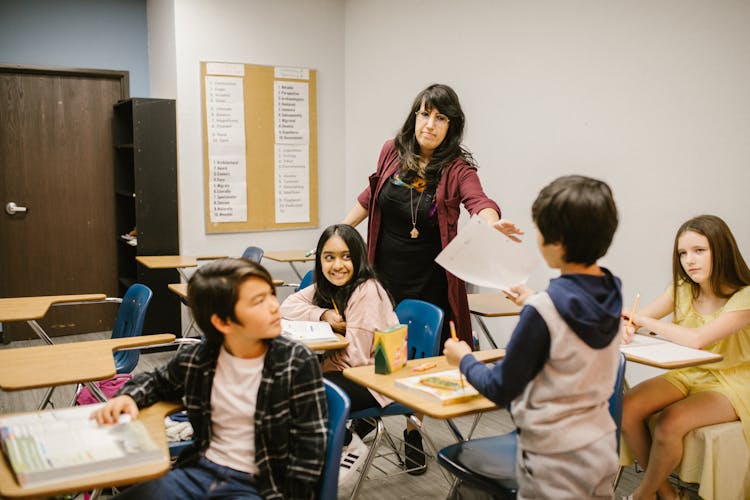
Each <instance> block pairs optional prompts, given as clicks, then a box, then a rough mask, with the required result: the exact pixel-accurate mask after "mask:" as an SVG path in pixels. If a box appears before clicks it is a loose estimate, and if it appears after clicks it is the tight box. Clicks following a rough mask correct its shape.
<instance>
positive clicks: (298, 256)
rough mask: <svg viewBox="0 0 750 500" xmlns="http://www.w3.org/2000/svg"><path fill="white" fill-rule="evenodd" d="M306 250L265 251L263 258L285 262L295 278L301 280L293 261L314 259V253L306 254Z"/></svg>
mask: <svg viewBox="0 0 750 500" xmlns="http://www.w3.org/2000/svg"><path fill="white" fill-rule="evenodd" d="M307 253H308V251H307V250H279V251H276V252H266V253H264V254H263V258H264V259H270V260H275V261H276V262H287V263H288V264H289V265H290V266H291V268H292V271H294V274H296V275H297V278H298V279H299V280H300V281H302V274H301V273H300V272H299V270H298V269H297V267H296V266H295V265H294V263H295V262H310V261H313V260H315V254H313V255H307Z"/></svg>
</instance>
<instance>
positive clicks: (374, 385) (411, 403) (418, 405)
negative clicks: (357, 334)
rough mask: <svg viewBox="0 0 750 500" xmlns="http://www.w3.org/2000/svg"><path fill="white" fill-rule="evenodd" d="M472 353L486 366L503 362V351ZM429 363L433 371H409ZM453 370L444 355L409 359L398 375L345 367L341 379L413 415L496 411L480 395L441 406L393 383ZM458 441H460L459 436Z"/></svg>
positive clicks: (369, 367)
mask: <svg viewBox="0 0 750 500" xmlns="http://www.w3.org/2000/svg"><path fill="white" fill-rule="evenodd" d="M472 354H474V357H476V358H477V360H479V361H482V362H485V363H487V362H490V361H496V360H498V359H502V358H503V356H505V349H490V350H486V351H475V352H473V353H472ZM430 362H435V363H437V366H435V368H431V369H429V370H426V371H424V372H419V373H417V372H414V371H413V370H412V368H413V367H415V366H418V365H421V364H422V363H430ZM452 368H456V367H455V366H452V365H449V364H448V361H447V360H446V358H445V356H435V357H433V358H422V359H412V360H409V361H407V362H406V366H405V367H404V368H401V369H400V370H398V371H397V372H394V373H391V374H388V375H378V374H376V373H375V366H374V365H367V366H357V367H355V368H346V369H345V370H344V376H345V377H346V378H348V379H351V380H353V381H355V382H357V383H358V384H359V385H362V386H364V387H367V388H368V389H373V390H375V391H377V392H379V393H381V394H384V395H386V396H388V397H389V398H390V399H392V400H394V401H397V402H399V403H401V404H402V405H404V406H408V407H409V408H411V409H413V410H414V411H416V412H419V413H424V414H425V415H429V416H430V417H432V418H437V419H441V420H446V419H451V418H456V417H461V416H463V415H470V414H472V413H478V412H484V411H488V410H494V409H495V408H497V406H496V405H495V403H493V402H492V401H490V400H489V399H487V398H485V397H483V396H479V397H476V398H474V399H471V400H469V401H465V402H463V403H454V404H449V405H441V404H440V403H438V402H436V401H433V400H432V399H431V398H429V397H422V396H420V395H419V394H415V393H414V392H413V391H410V390H408V389H404V388H401V387H398V386H397V385H396V384H394V383H393V382H394V381H395V380H396V379H399V378H406V377H413V376H414V375H429V374H430V373H435V372H439V371H442V370H450V369H452ZM454 432H455V431H454ZM457 437H459V436H457ZM459 439H462V438H461V437H459Z"/></svg>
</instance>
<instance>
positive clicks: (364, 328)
mask: <svg viewBox="0 0 750 500" xmlns="http://www.w3.org/2000/svg"><path fill="white" fill-rule="evenodd" d="M315 255H316V259H315V283H314V284H313V285H311V286H309V287H307V288H305V289H302V290H300V291H299V292H297V293H295V294H293V295H290V296H289V297H287V299H286V300H285V301H284V302H283V303H282V304H281V315H282V317H284V318H285V319H290V320H303V321H326V322H328V323H330V324H331V327H332V328H333V329H334V330H335V331H337V332H339V333H342V334H344V335H345V336H346V338H347V340H348V341H349V345H348V346H347V347H346V349H339V350H334V351H327V352H326V355H325V358H324V359H323V376H324V377H326V378H327V379H329V380H330V381H332V382H333V383H335V384H336V385H338V386H339V387H341V388H342V389H343V390H344V391H345V392H346V393H347V395H348V396H349V399H350V400H351V411H359V410H364V409H366V408H372V407H374V406H381V407H382V406H385V405H387V404H389V403H390V402H391V401H390V400H389V399H388V398H386V397H385V396H383V395H382V394H380V393H378V392H375V391H373V390H370V389H366V388H364V387H362V386H361V385H359V384H357V383H356V382H353V381H351V380H349V379H348V378H346V377H344V374H343V370H344V369H345V368H350V367H354V366H363V365H371V364H374V363H375V360H374V357H373V355H374V352H373V333H374V331H375V330H379V329H385V328H389V327H391V326H394V325H397V324H398V317H397V316H396V313H395V312H394V310H393V302H392V299H391V297H390V295H389V294H388V292H387V291H386V290H385V289H384V288H383V286H382V285H381V284H380V282H379V281H378V280H377V278H376V277H375V271H373V269H372V267H370V263H369V261H368V260H367V250H366V247H365V242H364V241H363V240H362V236H360V234H359V232H357V230H356V229H354V228H353V227H351V226H349V225H346V224H336V225H333V226H329V227H328V228H326V229H325V231H323V234H321V236H320V239H319V240H318V245H317V248H316V253H315ZM370 430H371V428H367V426H366V425H363V426H361V427H360V428H358V429H356V431H358V433H360V434H361V435H362V437H363V436H364V435H365V434H366V433H367V432H369V431H370ZM413 432H414V434H416V435H417V437H419V433H418V432H417V431H416V430H415V431H413ZM358 433H357V432H355V433H354V434H352V433H351V432H347V435H346V437H345V439H344V446H345V449H344V453H343V454H342V462H341V469H340V472H339V481H340V482H342V483H343V482H345V481H346V480H347V477H349V476H350V475H351V473H352V472H354V471H355V470H356V469H357V466H358V465H359V462H361V461H362V460H364V458H365V456H366V455H367V447H366V446H365V445H364V444H363V443H362V440H361V437H360V435H358ZM421 443H422V441H421V437H419V444H420V445H421ZM347 456H348V457H347Z"/></svg>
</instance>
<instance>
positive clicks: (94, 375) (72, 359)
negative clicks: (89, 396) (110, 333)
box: [0, 333, 175, 391]
mask: <svg viewBox="0 0 750 500" xmlns="http://www.w3.org/2000/svg"><path fill="white" fill-rule="evenodd" d="M174 339H175V337H174V335H172V334H171V333H162V334H158V335H141V336H138V337H125V338H117V339H104V340H91V341H86V342H71V343H67V344H54V345H40V346H34V347H21V348H16V349H14V348H6V349H0V389H3V390H5V391H16V390H21V389H34V388H37V387H52V386H58V385H66V384H75V383H78V382H91V381H94V380H104V379H108V378H111V377H114V376H115V373H116V369H115V361H114V358H113V356H112V353H113V352H114V351H116V350H118V349H122V348H128V347H143V346H149V345H155V344H166V343H169V342H172V341H174Z"/></svg>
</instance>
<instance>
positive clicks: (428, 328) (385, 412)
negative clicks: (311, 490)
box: [349, 299, 444, 499]
mask: <svg viewBox="0 0 750 500" xmlns="http://www.w3.org/2000/svg"><path fill="white" fill-rule="evenodd" d="M396 316H398V320H399V323H401V324H405V325H408V328H409V330H408V336H407V350H408V358H409V359H421V358H427V357H432V356H438V355H440V336H441V333H442V331H443V316H444V313H443V310H442V309H441V308H439V307H438V306H436V305H433V304H430V303H429V302H425V301H422V300H417V299H404V300H402V301H401V302H400V303H399V304H398V306H396ZM414 413H415V412H414V410H412V409H411V408H408V407H406V406H404V405H402V404H400V403H395V402H394V403H391V404H389V405H388V406H385V407H383V408H379V407H374V408H366V409H364V410H359V411H355V412H352V413H351V414H350V415H349V419H350V420H356V419H368V420H369V421H370V423H371V424H373V425H374V427H375V438H374V439H373V441H372V443H371V445H370V451H369V452H368V454H367V457H366V458H365V461H364V463H363V465H362V468H361V470H360V475H359V478H358V479H357V483H356V485H355V486H354V489H353V490H352V495H351V498H352V499H354V498H356V497H357V495H359V490H360V488H361V487H362V482H363V481H364V480H365V478H366V477H367V471H368V469H369V468H370V466H371V465H372V463H373V460H374V459H375V455H376V452H377V451H378V447H379V446H380V441H381V439H382V438H383V436H384V435H385V437H386V440H387V441H388V444H389V446H390V447H391V449H392V450H393V452H394V453H395V455H396V456H397V457H398V462H396V463H395V465H398V466H399V467H405V465H404V464H405V457H404V460H402V459H401V456H400V455H399V447H398V446H396V444H395V442H394V440H393V438H392V437H391V436H390V434H388V432H386V431H385V426H384V425H383V420H382V419H383V417H390V416H396V415H402V416H405V417H408V418H409V420H411V421H412V422H413V423H414V424H415V426H416V428H417V430H418V431H419V434H420V435H421V436H422V438H423V440H424V441H425V442H426V443H427V444H429V446H430V448H431V449H432V451H433V452H437V449H436V448H435V445H434V444H433V443H432V440H431V439H430V438H429V436H427V434H425V433H424V432H423V430H422V422H421V421H420V420H419V419H418V418H417V417H416V416H415V415H414ZM406 446H408V445H407V444H406V443H404V447H406ZM420 452H421V450H420ZM392 455H393V454H388V455H383V458H386V459H388V460H389V461H391V460H390V456H392ZM391 463H394V462H393V461H391ZM381 471H382V469H381Z"/></svg>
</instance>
